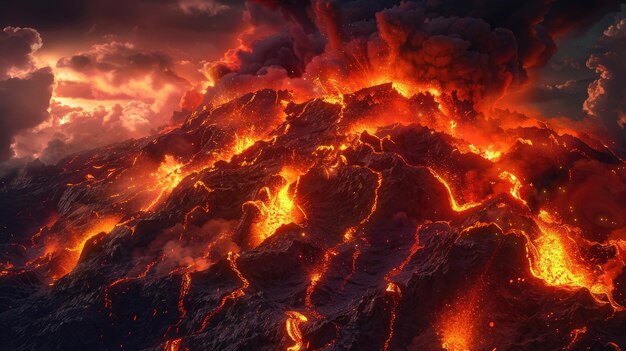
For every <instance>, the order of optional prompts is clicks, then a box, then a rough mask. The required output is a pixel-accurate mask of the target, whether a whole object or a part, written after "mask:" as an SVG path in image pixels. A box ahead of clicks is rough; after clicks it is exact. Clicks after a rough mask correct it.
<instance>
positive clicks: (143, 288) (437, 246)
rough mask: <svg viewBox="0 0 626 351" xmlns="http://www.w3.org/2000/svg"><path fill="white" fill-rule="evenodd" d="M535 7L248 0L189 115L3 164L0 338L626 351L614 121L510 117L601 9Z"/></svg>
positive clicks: (142, 344) (100, 346) (618, 128)
mask: <svg viewBox="0 0 626 351" xmlns="http://www.w3.org/2000/svg"><path fill="white" fill-rule="evenodd" d="M528 3H529V4H531V3H532V4H534V5H536V6H531V5H532V4H531V5H528V8H526V10H527V11H528V13H527V17H525V18H524V21H522V20H520V21H521V22H515V21H514V20H513V19H511V20H510V21H508V20H505V19H506V16H504V15H503V14H502V13H500V12H499V9H498V8H495V9H492V8H489V9H482V10H481V9H475V11H469V9H465V8H464V6H463V5H462V4H457V6H454V7H450V8H449V9H448V10H446V9H443V8H438V7H437V4H435V3H434V2H433V3H432V4H430V5H428V6H430V7H428V6H426V5H424V4H421V3H420V4H416V3H402V4H401V5H398V6H391V5H389V4H377V5H376V6H372V7H371V8H367V7H364V6H362V4H360V5H359V6H357V5H356V3H354V4H353V3H349V4H346V5H345V6H344V7H339V6H335V5H336V4H335V3H333V2H325V1H314V2H312V3H308V2H307V3H306V4H307V6H304V7H303V8H304V9H305V10H303V11H300V10H299V9H300V7H298V6H295V5H294V4H293V3H291V2H289V1H255V2H251V3H249V4H248V6H249V8H248V13H247V15H248V17H247V20H248V21H249V24H250V28H249V29H247V30H246V31H245V32H244V33H243V34H242V35H241V36H240V47H238V48H236V49H233V50H231V51H229V52H228V53H226V54H225V55H224V58H223V59H222V60H220V61H219V62H216V63H214V64H212V65H211V67H208V68H207V69H208V70H209V71H210V72H211V81H210V86H209V88H208V89H207V91H206V93H205V94H204V95H202V96H200V97H198V96H196V99H190V100H194V104H193V105H194V106H193V108H191V107H190V110H193V112H187V113H181V114H180V116H178V117H177V121H178V122H176V123H177V124H176V123H174V124H173V125H171V126H169V127H167V128H162V129H161V130H160V131H159V132H157V133H154V134H153V135H151V136H148V137H144V138H139V139H131V140H128V141H125V142H121V143H116V144H111V145H109V146H105V147H100V148H96V149H92V150H89V151H82V152H80V153H74V154H72V155H69V156H66V157H64V158H62V159H61V160H60V161H59V162H58V163H55V164H44V163H42V162H40V161H37V160H36V161H33V162H30V163H28V165H26V166H25V167H23V168H21V169H14V170H10V171H8V172H4V173H3V174H2V178H0V230H1V231H2V233H3V235H2V236H1V237H0V248H1V252H0V343H1V344H2V345H6V346H5V347H6V348H7V349H12V350H33V349H50V350H83V349H88V350H91V349H97V350H119V349H126V350H166V351H183V350H289V351H298V350H385V351H386V350H448V351H462V350H562V349H570V350H578V349H591V350H621V348H623V347H625V346H626V333H624V330H626V311H625V310H624V308H625V306H626V286H625V284H626V272H625V271H624V265H625V261H624V260H625V259H626V230H625V228H626V164H625V163H624V160H623V157H624V155H625V153H624V148H623V140H622V139H620V138H621V137H622V136H623V132H624V129H623V124H622V123H621V120H620V119H619V118H621V117H619V116H620V113H619V112H616V113H615V114H613V115H610V116H608V117H607V118H605V119H603V120H597V125H596V126H597V127H598V128H591V127H589V128H587V127H588V126H589V125H592V124H589V123H587V124H585V123H580V124H575V125H574V124H572V125H568V124H567V123H564V122H563V121H562V120H554V121H552V122H551V123H549V122H546V120H544V119H536V118H531V117H529V116H527V115H524V114H521V113H517V112H511V111H509V110H504V109H496V108H494V106H493V103H494V101H497V100H498V99H500V98H501V97H502V96H504V95H506V92H507V91H508V89H510V88H511V87H515V86H518V87H519V85H521V84H524V82H526V81H527V78H528V77H527V69H529V68H530V67H533V66H536V65H541V64H544V63H545V62H546V60H547V59H548V58H549V56H550V55H551V54H553V51H554V49H555V48H554V47H553V45H554V42H552V39H551V37H550V36H551V35H557V34H558V33H562V31H564V30H568V29H575V28H578V27H580V26H583V25H584V24H585V23H587V22H589V21H591V18H592V17H597V16H598V14H599V13H600V12H601V11H600V12H598V11H599V10H598V9H596V8H595V7H593V6H601V5H602V4H604V2H602V1H599V2H597V4H594V5H593V6H592V7H590V8H589V9H588V11H586V12H585V16H589V18H583V17H584V16H583V15H580V16H579V17H573V18H574V19H575V20H576V21H573V22H571V23H566V22H567V21H566V20H564V19H563V18H560V17H559V16H557V15H555V14H554V12H550V10H549V8H545V9H544V8H543V7H541V6H539V4H542V5H545V6H548V5H546V3H544V2H542V1H529V2H528ZM555 4H558V5H560V6H564V7H559V6H556V5H555ZM387 5H389V6H387ZM552 6H554V7H556V8H557V9H558V10H559V11H561V12H559V13H564V14H567V13H569V11H568V10H571V11H572V13H578V12H575V9H570V8H567V6H565V5H564V4H561V2H558V1H557V2H554V4H552ZM572 6H573V5H572ZM378 7H381V8H378ZM574 7H575V6H574ZM500 10H502V9H500ZM448 12H450V13H448ZM432 13H435V14H437V15H436V16H435V15H433V14H432ZM261 14H264V16H265V17H264V16H261ZM542 16H543V17H542ZM538 17H542V18H543V20H544V22H543V26H544V27H542V28H543V29H542V30H545V33H544V32H540V31H539V30H540V28H539V27H537V24H536V23H535V22H536V20H537V18H538ZM493 18H498V19H499V20H500V21H502V22H501V23H500V22H497V23H495V24H489V23H491V22H493ZM522 22H523V23H522ZM527 22H528V23H527ZM498 23H499V24H498ZM530 24H532V25H530ZM499 26H505V27H506V26H508V27H506V28H500V27H499ZM276 28H281V29H280V30H278V31H276ZM284 28H287V29H286V30H283V29H284ZM612 28H613V30H612V31H610V33H609V34H611V36H612V38H613V37H619V34H620V33H621V31H622V30H623V29H624V28H626V27H624V26H621V25H618V24H616V25H615V26H614V27H612ZM268 33H271V34H268ZM616 33H617V34H616ZM550 43H552V45H550ZM605 59H606V60H608V58H607V57H601V56H597V57H596V59H595V60H594V62H595V63H596V64H597V67H600V66H602V67H603V69H605V70H607V71H608V70H611V67H612V66H610V65H606V67H605V65H602V64H601V63H600V62H604V61H603V60H605ZM598 69H599V68H598ZM615 83H616V82H614V81H612V80H611V76H610V75H606V76H605V75H603V77H602V78H601V79H600V80H598V81H596V82H595V83H594V87H595V88H594V90H593V91H594V94H596V95H597V96H595V95H594V96H595V97H601V98H602V99H599V100H598V99H597V100H595V103H594V104H591V103H590V104H589V106H590V107H589V108H590V109H593V110H594V111H596V112H597V113H598V114H599V113H600V112H601V110H602V109H608V108H612V107H611V106H613V105H611V103H612V102H611V101H613V100H615V99H613V95H611V96H609V95H607V94H606V93H607V92H611V91H612V90H611V89H613V88H611V87H612V86H613V85H614V84H615ZM598 87H604V88H606V89H604V88H602V89H600V88H598ZM596 88H597V89H596ZM590 99H591V97H590ZM613 102H615V101H613ZM600 103H602V104H600ZM607 106H608V107H607ZM600 107H602V108H600ZM616 111H617V110H616ZM574 127H576V128H574ZM607 131H609V132H607Z"/></svg>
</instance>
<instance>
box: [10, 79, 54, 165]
mask: <svg viewBox="0 0 626 351" xmlns="http://www.w3.org/2000/svg"><path fill="white" fill-rule="evenodd" d="M53 83H54V75H53V74H52V72H51V70H50V69H49V68H43V69H40V70H37V71H35V72H33V73H32V74H30V75H28V76H27V77H25V78H10V79H7V80H3V81H0V161H5V160H8V159H9V158H10V157H11V156H13V152H12V150H11V143H12V142H13V140H14V136H15V135H16V134H17V133H19V132H20V131H23V130H26V129H29V128H33V127H35V126H37V125H39V124H40V123H41V122H43V121H45V120H46V119H47V118H48V111H47V109H48V106H49V104H50V97H51V96H52V84H53Z"/></svg>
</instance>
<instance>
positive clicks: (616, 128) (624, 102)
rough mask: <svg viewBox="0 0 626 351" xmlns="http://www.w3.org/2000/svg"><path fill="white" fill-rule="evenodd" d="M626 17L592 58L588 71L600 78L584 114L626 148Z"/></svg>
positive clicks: (610, 29)
mask: <svg viewBox="0 0 626 351" xmlns="http://www.w3.org/2000/svg"><path fill="white" fill-rule="evenodd" d="M625 16H626V13H625V12H622V13H621V14H620V16H618V18H617V20H616V22H615V23H614V24H612V25H611V26H609V27H608V28H607V29H606V30H605V31H604V33H603V36H602V38H601V39H600V42H599V49H598V51H599V52H598V53H596V54H593V55H591V57H590V58H589V60H588V61H587V67H589V68H590V69H592V70H594V71H595V73H597V74H598V75H599V77H598V79H596V80H595V81H593V82H592V83H591V84H589V87H588V89H587V91H588V94H589V96H588V98H587V100H586V101H585V103H584V105H583V108H584V110H585V111H586V112H587V113H588V114H589V115H590V116H591V117H592V118H595V119H598V120H599V121H600V122H601V124H602V125H603V127H604V129H605V133H606V134H608V135H609V136H610V137H612V139H613V141H614V142H615V143H617V146H619V147H621V148H626V81H625V80H624V77H626V61H625V60H624V58H625V57H626V46H625V45H624V42H625V41H626V17H625Z"/></svg>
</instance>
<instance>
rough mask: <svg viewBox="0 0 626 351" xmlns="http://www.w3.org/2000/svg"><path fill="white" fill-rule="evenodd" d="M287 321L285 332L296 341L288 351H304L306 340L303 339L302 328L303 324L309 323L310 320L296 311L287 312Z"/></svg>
mask: <svg viewBox="0 0 626 351" xmlns="http://www.w3.org/2000/svg"><path fill="white" fill-rule="evenodd" d="M286 314H287V320H286V321H285V330H286V331H287V335H289V337H290V338H291V340H293V341H294V343H295V344H293V345H292V346H289V347H288V348H287V351H300V350H302V349H303V347H304V346H305V345H304V340H303V337H302V331H300V326H301V325H302V324H303V323H306V322H308V318H306V316H305V315H303V314H302V313H299V312H296V311H287V313H286Z"/></svg>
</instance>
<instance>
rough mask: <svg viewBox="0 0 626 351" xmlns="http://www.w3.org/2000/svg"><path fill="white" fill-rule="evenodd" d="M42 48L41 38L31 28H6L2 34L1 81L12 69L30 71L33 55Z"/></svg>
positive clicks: (0, 44)
mask: <svg viewBox="0 0 626 351" xmlns="http://www.w3.org/2000/svg"><path fill="white" fill-rule="evenodd" d="M40 47H41V36H40V35H39V33H38V32H37V31H36V30H34V29H31V28H16V27H5V28H4V29H3V30H2V31H1V32H0V52H1V53H2V54H1V55H0V79H4V78H6V77H7V74H8V72H9V70H11V69H18V70H22V69H28V68H31V66H32V64H33V53H34V52H35V51H37V50H38V49H39V48H40Z"/></svg>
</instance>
